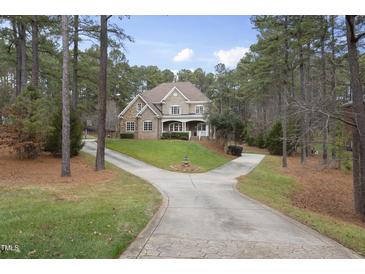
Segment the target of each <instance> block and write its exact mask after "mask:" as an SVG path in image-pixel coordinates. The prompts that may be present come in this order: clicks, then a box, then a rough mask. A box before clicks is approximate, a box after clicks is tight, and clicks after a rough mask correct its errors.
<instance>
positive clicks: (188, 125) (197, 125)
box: [161, 119, 209, 140]
mask: <svg viewBox="0 0 365 274" xmlns="http://www.w3.org/2000/svg"><path fill="white" fill-rule="evenodd" d="M161 129H162V133H163V132H187V133H189V140H191V139H199V140H200V139H201V138H202V137H209V126H208V124H207V123H206V121H205V120H203V119H194V120H184V119H169V120H164V119H163V120H162V126H161Z"/></svg>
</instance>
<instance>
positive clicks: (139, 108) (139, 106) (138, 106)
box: [136, 103, 142, 112]
mask: <svg viewBox="0 0 365 274" xmlns="http://www.w3.org/2000/svg"><path fill="white" fill-rule="evenodd" d="M136 108H137V112H140V111H141V109H142V103H138V104H137V106H136Z"/></svg>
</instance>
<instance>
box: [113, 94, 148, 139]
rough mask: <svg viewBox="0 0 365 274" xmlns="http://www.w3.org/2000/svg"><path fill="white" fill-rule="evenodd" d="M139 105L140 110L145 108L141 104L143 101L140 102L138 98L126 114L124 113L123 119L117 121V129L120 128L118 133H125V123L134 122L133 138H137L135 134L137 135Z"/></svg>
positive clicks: (143, 104)
mask: <svg viewBox="0 0 365 274" xmlns="http://www.w3.org/2000/svg"><path fill="white" fill-rule="evenodd" d="M139 103H141V104H142V108H143V107H144V106H145V103H144V102H143V100H141V99H140V98H138V99H137V100H136V101H135V102H134V104H133V105H132V106H131V107H130V108H129V109H128V110H127V112H126V113H124V115H123V118H121V119H120V120H119V126H120V127H119V128H120V133H127V132H128V131H127V129H126V122H127V121H130V122H134V123H135V131H134V138H137V135H138V134H137V133H138V122H137V118H136V115H137V104H139Z"/></svg>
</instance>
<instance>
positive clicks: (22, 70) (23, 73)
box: [18, 22, 27, 92]
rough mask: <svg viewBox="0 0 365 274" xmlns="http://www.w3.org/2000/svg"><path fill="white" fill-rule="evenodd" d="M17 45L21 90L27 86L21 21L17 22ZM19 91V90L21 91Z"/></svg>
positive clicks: (25, 37)
mask: <svg viewBox="0 0 365 274" xmlns="http://www.w3.org/2000/svg"><path fill="white" fill-rule="evenodd" d="M18 34H19V47H20V59H21V64H20V79H21V80H20V82H21V83H20V84H21V91H22V90H24V89H25V88H26V86H27V47H26V39H27V36H26V29H25V24H24V23H23V22H19V23H18ZM21 91H20V92H21Z"/></svg>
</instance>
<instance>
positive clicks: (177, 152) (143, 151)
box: [106, 139, 230, 172]
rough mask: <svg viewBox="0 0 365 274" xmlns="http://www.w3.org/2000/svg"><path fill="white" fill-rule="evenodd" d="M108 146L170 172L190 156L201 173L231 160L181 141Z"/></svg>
mask: <svg viewBox="0 0 365 274" xmlns="http://www.w3.org/2000/svg"><path fill="white" fill-rule="evenodd" d="M106 146H107V147H108V148H110V149H113V150H116V151H119V152H121V153H125V154H127V155H129V156H131V157H133V158H136V159H138V160H141V161H144V162H146V163H149V164H151V165H154V166H157V167H159V168H163V169H168V170H173V169H172V168H171V167H170V166H171V165H173V164H179V163H181V162H182V161H183V160H184V156H185V155H188V157H189V160H190V161H191V163H192V164H193V165H197V166H199V167H200V168H201V169H200V171H201V172H204V171H207V170H210V169H214V168H216V167H218V166H220V165H223V164H225V163H227V162H228V161H229V160H230V159H229V158H228V157H224V156H222V155H220V154H217V153H216V152H213V151H211V150H209V149H208V148H206V147H204V146H202V145H200V144H197V143H193V142H189V141H181V140H127V139H109V140H107V142H106Z"/></svg>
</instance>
